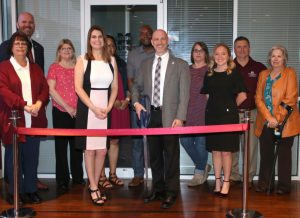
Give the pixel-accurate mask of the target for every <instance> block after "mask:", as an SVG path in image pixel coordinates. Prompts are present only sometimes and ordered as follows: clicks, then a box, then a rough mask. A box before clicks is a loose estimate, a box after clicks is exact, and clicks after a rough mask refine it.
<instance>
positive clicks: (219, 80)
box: [201, 44, 246, 196]
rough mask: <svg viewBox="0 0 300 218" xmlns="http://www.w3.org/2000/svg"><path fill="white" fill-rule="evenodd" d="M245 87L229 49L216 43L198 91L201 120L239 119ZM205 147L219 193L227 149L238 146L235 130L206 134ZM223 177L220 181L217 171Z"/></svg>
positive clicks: (226, 178)
mask: <svg viewBox="0 0 300 218" xmlns="http://www.w3.org/2000/svg"><path fill="white" fill-rule="evenodd" d="M245 91H246V88H245V85H244V84H243V80H242V77H241V75H240V74H239V73H238V72H237V71H236V69H235V64H234V62H233V60H232V58H231V57H230V49H229V47H228V46H227V45H225V44H217V45H216V46H215V47H214V50H213V58H212V61H211V63H210V64H209V69H208V72H207V74H206V76H205V79H204V85H203V88H202V90H201V93H202V94H207V97H208V102H207V106H206V111H205V124H206V125H218V124H232V123H239V115H238V108H237V107H238V105H239V104H241V103H242V102H243V101H244V100H245V99H246V93H245ZM206 140H207V141H206V149H207V150H208V151H209V152H212V158H213V164H214V173H215V177H216V184H215V189H214V192H215V193H218V194H220V195H221V196H227V195H228V193H229V188H230V183H229V177H230V171H231V162H232V161H231V152H235V151H238V150H239V134H238V133H216V134H208V136H207V139H206ZM222 169H223V174H224V180H223V185H222V178H221V173H222Z"/></svg>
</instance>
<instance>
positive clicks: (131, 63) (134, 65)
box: [127, 46, 154, 79]
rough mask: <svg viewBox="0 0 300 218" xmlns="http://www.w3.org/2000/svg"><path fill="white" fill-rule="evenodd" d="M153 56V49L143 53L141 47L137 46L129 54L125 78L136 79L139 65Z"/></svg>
mask: <svg viewBox="0 0 300 218" xmlns="http://www.w3.org/2000/svg"><path fill="white" fill-rule="evenodd" d="M153 56H154V49H153V51H150V52H145V51H144V49H143V46H139V47H137V48H135V49H133V50H132V51H131V52H129V54H128V59H127V77H128V78H129V79H132V78H136V75H137V73H138V71H139V69H140V66H141V63H142V62H143V61H144V60H146V59H148V58H152V57H153Z"/></svg>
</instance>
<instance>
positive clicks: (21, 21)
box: [0, 12, 48, 190]
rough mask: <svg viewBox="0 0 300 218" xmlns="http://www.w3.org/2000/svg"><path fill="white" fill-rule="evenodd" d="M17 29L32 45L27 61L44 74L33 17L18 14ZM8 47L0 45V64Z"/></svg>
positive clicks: (4, 58)
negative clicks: (35, 37)
mask: <svg viewBox="0 0 300 218" xmlns="http://www.w3.org/2000/svg"><path fill="white" fill-rule="evenodd" d="M17 29H18V31H21V32H23V33H25V34H26V35H27V36H28V38H29V40H30V42H31V43H32V49H31V52H29V54H30V55H29V56H28V59H29V61H31V62H33V63H37V64H38V65H39V66H40V67H41V69H42V70H43V72H44V47H43V46H42V45H41V44H39V43H38V42H36V41H35V40H33V39H31V36H32V35H33V33H34V30H35V22H34V17H33V15H32V14H30V13H29V12H22V13H20V14H19V16H18V21H17ZM8 45H9V40H6V41H4V42H2V43H1V45H0V62H1V61H4V60H8V59H10V56H11V54H10V52H9V51H8ZM4 162H5V158H4ZM5 171H6V170H5V164H4V177H5V178H7V176H6V172H5ZM6 181H7V180H6ZM37 185H38V189H40V190H48V186H47V185H46V184H43V183H41V181H39V180H38V184H37Z"/></svg>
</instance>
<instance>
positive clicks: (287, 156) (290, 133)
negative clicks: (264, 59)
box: [255, 46, 300, 194]
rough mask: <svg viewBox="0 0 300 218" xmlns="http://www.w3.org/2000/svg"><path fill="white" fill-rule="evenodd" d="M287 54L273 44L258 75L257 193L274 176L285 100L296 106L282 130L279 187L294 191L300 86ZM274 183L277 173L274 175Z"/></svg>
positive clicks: (279, 151) (282, 48)
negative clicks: (293, 176) (292, 183)
mask: <svg viewBox="0 0 300 218" xmlns="http://www.w3.org/2000/svg"><path fill="white" fill-rule="evenodd" d="M287 60H288V54H287V50H286V48H284V47H283V46H274V47H272V48H271V49H270V51H269V54H268V64H269V66H270V67H269V69H267V70H264V71H262V72H261V73H260V74H259V80H258V83H257V89H256V96H255V102H256V106H257V109H258V114H257V117H256V129H255V134H256V136H258V137H259V141H260V154H261V162H260V170H259V180H258V185H257V187H256V191H257V192H265V191H267V186H268V184H269V181H270V179H271V171H272V164H273V161H274V155H273V154H274V148H275V146H274V141H275V138H274V130H275V128H276V127H277V126H278V125H279V124H281V123H282V122H283V120H284V118H285V116H286V114H287V110H286V109H285V108H284V107H283V106H281V105H280V104H281V103H282V102H283V103H284V104H285V105H288V106H290V107H292V108H293V112H292V113H291V115H290V117H289V118H288V120H287V122H286V124H285V127H284V129H283V132H282V139H281V140H280V143H279V145H278V186H277V191H276V193H277V194H286V193H289V192H290V190H291V166H292V161H291V156H292V155H291V153H292V152H291V147H292V145H293V142H294V137H295V135H297V134H299V132H300V125H299V123H300V117H299V111H298V108H297V99H298V85H297V75H296V72H295V70H294V69H292V68H290V67H287V66H286V64H287ZM272 180H273V181H272V187H271V189H273V186H274V176H273V178H272Z"/></svg>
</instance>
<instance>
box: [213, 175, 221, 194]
mask: <svg viewBox="0 0 300 218" xmlns="http://www.w3.org/2000/svg"><path fill="white" fill-rule="evenodd" d="M217 180H220V183H221V185H220V190H216V185H215V189H214V194H216V195H218V194H220V192H221V188H222V177H219V178H215V181H217ZM215 183H216V182H215Z"/></svg>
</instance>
